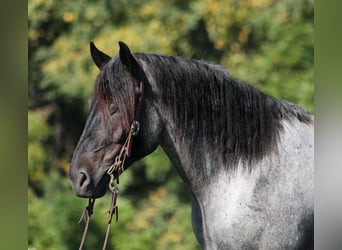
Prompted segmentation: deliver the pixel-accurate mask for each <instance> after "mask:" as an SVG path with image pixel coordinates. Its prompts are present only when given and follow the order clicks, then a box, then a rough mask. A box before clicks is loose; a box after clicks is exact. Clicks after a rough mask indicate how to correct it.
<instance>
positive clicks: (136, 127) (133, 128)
mask: <svg viewBox="0 0 342 250" xmlns="http://www.w3.org/2000/svg"><path fill="white" fill-rule="evenodd" d="M139 130H140V123H139V122H138V121H137V120H134V121H133V122H132V125H131V133H132V136H136V135H137V134H138V133H139Z"/></svg>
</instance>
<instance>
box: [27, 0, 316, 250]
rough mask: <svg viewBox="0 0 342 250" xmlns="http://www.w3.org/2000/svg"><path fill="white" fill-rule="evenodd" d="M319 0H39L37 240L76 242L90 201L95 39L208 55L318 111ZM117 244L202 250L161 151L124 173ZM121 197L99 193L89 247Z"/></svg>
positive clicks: (32, 42) (32, 62) (102, 43)
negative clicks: (80, 145)
mask: <svg viewBox="0 0 342 250" xmlns="http://www.w3.org/2000/svg"><path fill="white" fill-rule="evenodd" d="M313 2H314V1H313V0H300V1H298V0H286V1H285V0H284V1H278V0H223V1H214V0H202V1H194V0H193V1H190V0H171V1H158V2H157V1H149V0H131V1H125V0H98V1H92V0H82V1H81V0H73V1H66V0H59V1H56V0H45V1H44V0H30V1H29V2H28V25H29V27H28V46H29V50H28V57H29V58H28V81H29V85H28V247H29V248H32V249H77V247H78V245H79V243H80V240H81V236H82V232H83V228H84V223H83V222H82V223H80V224H78V220H79V218H80V216H81V213H82V210H83V208H84V207H85V206H86V205H87V200H86V199H80V198H77V197H76V196H75V195H74V194H73V192H72V190H71V187H70V185H69V182H68V169H69V163H70V160H71V156H72V153H73V150H74V147H75V146H76V143H77V141H78V138H79V136H80V134H81V132H82V129H83V125H84V122H85V120H86V116H87V109H88V105H87V100H88V97H89V96H90V95H91V92H92V88H93V84H94V81H95V77H96V75H97V73H98V69H97V67H96V66H95V65H94V64H93V62H92V60H91V57H90V54H89V42H90V41H94V42H95V44H96V45H97V47H98V48H100V49H101V50H102V51H104V52H106V53H107V54H108V55H116V54H117V53H118V41H120V40H121V41H124V42H125V43H127V44H128V45H129V46H130V48H131V50H132V51H133V52H147V53H148V52H151V53H159V54H168V55H174V56H182V57H188V58H194V59H203V60H206V61H208V62H212V63H216V64H221V65H223V66H224V67H225V68H226V69H227V70H228V71H229V72H230V74H231V75H232V76H233V77H235V78H238V79H240V80H242V81H245V82H247V83H250V84H253V85H255V86H256V87H257V88H259V89H261V90H262V91H264V92H266V93H267V94H270V95H273V96H276V97H279V98H283V99H287V100H289V101H292V102H295V103H298V104H299V105H301V106H303V107H305V108H306V109H307V110H309V111H310V112H311V113H313V112H314V107H313V96H314V84H313V72H314V71H313V64H314V63H313V61H314V60H313V58H314V48H313V45H314V37H313V34H314V32H313V22H314V6H313V5H314V3H313ZM119 188H120V196H119V200H118V206H119V222H118V224H115V223H113V225H112V228H111V236H110V242H109V247H108V248H109V249H136V250H138V249H199V247H198V245H197V242H196V240H195V236H194V234H193V231H192V227H191V209H190V203H189V195H188V191H187V189H186V187H185V186H184V184H183V183H182V180H181V179H180V177H179V176H178V174H177V172H176V171H175V169H174V168H173V167H172V164H171V163H170V162H169V160H168V159H167V157H166V156H165V154H164V152H163V151H162V149H161V148H158V149H157V150H156V151H155V152H154V153H153V154H151V155H150V156H148V157H146V158H144V159H142V160H141V161H139V162H137V163H135V164H134V166H132V167H130V169H129V170H128V171H127V172H125V173H124V174H123V175H122V177H121V178H120V185H119ZM109 201H110V196H109V195H107V196H105V197H104V198H102V199H98V200H96V203H95V210H94V215H93V217H92V222H91V225H90V231H89V233H88V237H87V240H86V244H85V249H98V248H99V247H100V246H102V242H103V240H104V235H105V230H106V223H107V216H106V211H107V209H108V206H109Z"/></svg>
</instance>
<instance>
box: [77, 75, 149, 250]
mask: <svg viewBox="0 0 342 250" xmlns="http://www.w3.org/2000/svg"><path fill="white" fill-rule="evenodd" d="M139 89H140V95H139V97H138V103H137V105H136V109H135V113H134V119H133V122H132V123H131V127H130V131H129V133H128V136H127V138H126V141H125V143H124V144H123V145H122V147H121V150H120V153H119V154H118V155H117V156H116V157H115V160H114V163H113V164H112V165H111V166H110V167H109V169H108V170H107V172H106V174H108V175H109V176H110V181H109V184H108V189H109V190H110V192H111V193H112V197H111V201H110V206H109V209H108V214H109V220H108V223H107V231H106V236H105V239H104V242H103V247H102V250H105V249H106V247H107V242H108V237H109V231H110V225H111V222H112V218H113V214H115V222H116V223H117V222H118V219H119V207H118V206H117V205H116V200H117V198H118V195H119V188H118V187H117V186H116V185H115V181H116V183H117V184H119V176H120V174H121V173H122V172H124V171H125V169H124V164H125V161H126V158H127V157H130V155H131V149H132V142H133V137H135V136H136V135H138V133H139V130H140V123H139V122H138V120H137V119H138V118H139V114H140V108H141V104H142V100H143V94H144V84H143V82H142V81H140V83H139ZM94 204H95V198H90V199H89V202H88V206H87V207H86V208H85V209H84V210H83V213H82V216H81V219H80V221H79V222H81V220H82V219H85V221H86V224H85V227H84V230H83V235H82V240H81V243H80V247H79V250H82V249H83V246H84V242H85V238H86V235H87V232H88V228H89V223H90V217H91V215H92V214H93V209H94Z"/></svg>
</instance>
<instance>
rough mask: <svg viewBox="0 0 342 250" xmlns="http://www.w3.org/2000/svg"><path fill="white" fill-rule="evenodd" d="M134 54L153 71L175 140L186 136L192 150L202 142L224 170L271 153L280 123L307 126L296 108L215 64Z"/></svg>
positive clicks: (302, 112)
mask: <svg viewBox="0 0 342 250" xmlns="http://www.w3.org/2000/svg"><path fill="white" fill-rule="evenodd" d="M136 56H137V57H138V58H141V59H142V60H144V61H145V62H146V63H147V65H148V67H149V69H150V70H151V71H153V73H152V75H153V76H154V77H155V80H156V84H157V85H158V87H159V89H160V90H161V96H162V104H163V107H164V111H165V112H167V113H168V114H169V119H172V120H174V121H176V122H177V127H178V128H182V129H181V130H180V131H179V133H180V137H181V138H185V137H186V138H188V139H189V141H191V143H192V144H193V148H195V147H196V145H199V143H203V141H204V142H205V145H207V149H206V150H210V149H211V150H214V151H215V153H218V154H217V155H218V156H217V157H220V155H221V156H222V157H223V159H224V161H225V162H227V166H232V165H235V164H236V163H237V162H238V161H240V160H242V161H245V162H246V163H249V164H252V163H253V162H254V161H255V160H259V159H261V158H262V157H263V156H264V155H265V154H267V153H269V152H271V151H272V150H276V145H277V140H278V137H279V133H280V132H281V131H282V124H281V120H284V119H285V120H288V121H292V120H294V119H298V120H299V121H301V122H305V123H311V122H312V118H311V116H310V114H308V113H307V112H306V111H305V110H303V109H302V108H300V107H299V106H297V105H295V104H292V103H289V102H287V101H284V100H279V99H276V98H273V97H271V96H268V95H266V94H264V93H262V92H261V91H259V90H258V89H256V88H255V87H253V86H251V85H249V84H245V83H242V82H240V81H238V80H235V79H233V78H232V77H230V76H229V74H228V72H227V71H226V70H224V69H223V68H221V67H220V66H217V65H213V64H208V63H206V62H203V61H197V60H189V59H184V58H178V57H171V56H160V55H154V54H139V53H137V54H136ZM189 137H190V138H189ZM195 159H196V160H198V161H200V160H201V157H196V158H195ZM195 164H196V163H195Z"/></svg>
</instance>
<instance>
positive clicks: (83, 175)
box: [80, 172, 87, 187]
mask: <svg viewBox="0 0 342 250" xmlns="http://www.w3.org/2000/svg"><path fill="white" fill-rule="evenodd" d="M80 175H81V180H80V187H82V186H83V184H84V182H85V181H86V180H87V176H86V174H85V173H83V172H81V173H80Z"/></svg>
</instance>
